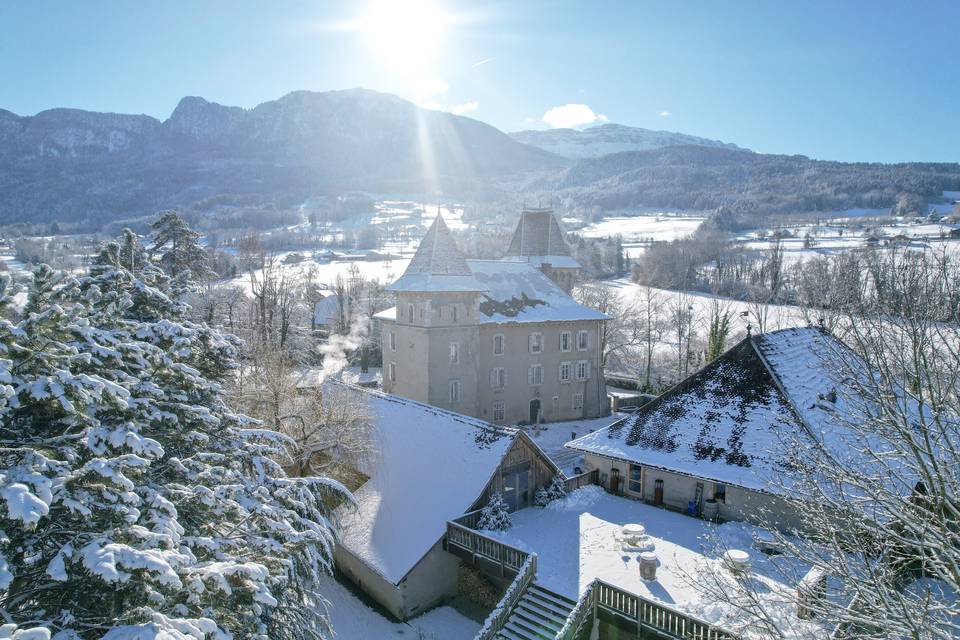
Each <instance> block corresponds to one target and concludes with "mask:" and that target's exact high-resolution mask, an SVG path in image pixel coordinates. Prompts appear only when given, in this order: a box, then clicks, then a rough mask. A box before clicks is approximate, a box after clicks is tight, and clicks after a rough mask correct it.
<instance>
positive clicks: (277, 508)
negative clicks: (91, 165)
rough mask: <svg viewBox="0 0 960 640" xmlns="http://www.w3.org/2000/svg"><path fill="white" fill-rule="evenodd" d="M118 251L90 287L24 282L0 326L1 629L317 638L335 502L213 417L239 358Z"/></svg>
mask: <svg viewBox="0 0 960 640" xmlns="http://www.w3.org/2000/svg"><path fill="white" fill-rule="evenodd" d="M168 220H169V219H168ZM171 228H173V227H171ZM162 233H166V231H163V232H162ZM131 235H132V234H125V237H124V239H123V243H122V245H121V244H116V243H111V244H109V245H107V246H106V247H104V249H103V250H102V251H101V253H100V254H99V256H98V257H97V259H96V260H95V263H94V265H93V266H92V267H91V269H90V272H89V274H88V275H86V276H83V277H79V278H74V277H69V276H55V275H54V274H53V273H52V272H51V271H50V270H49V269H48V268H43V267H41V268H39V269H37V271H36V273H35V275H34V280H33V284H32V285H31V287H30V291H29V302H28V305H27V309H26V310H25V313H24V314H23V317H22V319H20V320H18V321H16V322H14V321H12V320H11V319H9V318H11V317H13V316H12V314H9V313H5V312H4V313H3V316H4V319H0V418H2V420H0V531H2V535H0V611H2V613H3V616H4V619H5V622H8V623H11V624H18V625H21V626H22V627H36V626H38V625H39V626H40V627H41V630H40V631H38V632H37V633H39V635H37V636H36V637H37V638H41V637H46V634H45V633H44V632H43V629H45V630H48V631H49V632H51V633H52V634H54V636H55V637H56V638H59V639H61V640H68V639H73V638H100V637H105V638H124V639H125V640H130V639H131V638H159V637H163V638H167V639H181V638H184V639H186V638H191V639H204V638H217V639H225V638H230V637H233V638H263V639H266V638H271V639H285V638H322V637H327V636H328V635H329V628H328V625H327V623H326V617H325V615H323V609H324V603H323V600H322V597H321V596H320V594H319V593H317V592H316V591H315V584H317V583H316V579H317V578H319V577H320V576H321V575H322V574H325V573H328V572H329V571H330V568H331V552H332V545H333V534H332V530H331V527H330V523H329V520H328V517H329V506H330V505H333V504H335V503H341V502H342V501H343V500H346V499H349V497H348V494H347V492H346V489H344V488H343V487H342V486H341V485H339V484H338V483H335V482H333V481H329V480H325V479H319V478H288V477H287V476H286V475H285V473H284V472H283V470H282V469H281V467H280V464H279V462H278V461H282V460H284V459H286V447H287V446H288V445H289V444H290V443H289V441H288V440H287V439H286V438H285V437H284V436H282V435H280V434H278V433H275V432H273V431H270V430H267V429H261V428H258V425H257V424H256V423H255V422H254V421H253V420H251V419H250V418H247V417H245V416H242V415H237V414H235V413H233V412H232V411H231V410H230V408H229V407H227V406H226V404H225V403H224V401H223V399H222V397H221V382H222V381H223V380H224V378H225V376H226V375H227V374H228V373H229V372H230V371H231V370H232V369H233V368H234V367H235V358H236V355H237V347H238V341H237V340H236V339H235V338H233V337H231V336H225V335H221V334H220V333H218V332H217V331H214V330H212V329H210V328H209V327H207V326H205V325H200V324H195V323H192V322H188V321H185V320H183V319H182V318H183V312H184V311H185V307H184V305H182V304H181V303H179V302H177V301H176V299H175V297H174V296H173V295H172V293H171V290H170V289H169V285H170V279H169V278H168V277H167V276H166V275H165V274H164V273H163V272H162V271H160V270H159V269H157V268H156V267H154V266H152V265H151V264H150V263H149V262H148V261H146V260H142V256H143V254H142V252H141V249H142V248H137V246H138V243H135V242H133V240H135V238H132V239H131ZM163 237H167V238H168V242H176V241H173V240H169V236H163V235H160V238H163ZM194 240H195V237H194ZM160 246H163V245H162V244H161V245H160ZM183 246H184V245H183V244H179V245H178V248H177V249H176V250H171V251H170V252H168V255H170V256H171V258H170V259H171V260H173V261H174V262H176V261H177V260H180V257H178V256H182V254H181V253H179V252H180V249H181V248H182V247H183ZM141 260H142V261H141ZM128 265H133V266H134V268H135V269H136V268H137V267H138V266H139V271H138V272H137V273H136V274H134V273H133V272H131V270H129V269H128V268H127V266H128ZM10 304H11V297H10V296H9V293H8V289H7V282H6V281H3V282H2V283H0V308H2V309H3V310H4V311H5V310H6V309H8V308H9V306H10ZM11 628H12V627H11Z"/></svg>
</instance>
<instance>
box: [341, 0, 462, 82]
mask: <svg viewBox="0 0 960 640" xmlns="http://www.w3.org/2000/svg"><path fill="white" fill-rule="evenodd" d="M450 22H451V19H450V16H448V15H446V14H445V13H444V12H443V11H441V10H440V9H439V7H437V5H435V4H434V3H432V2H430V0H376V1H375V2H373V3H372V4H370V6H369V7H368V8H367V11H366V13H365V14H364V16H363V17H362V18H361V19H360V25H359V26H360V30H361V31H362V32H363V33H364V34H365V36H366V37H367V39H368V40H369V42H370V46H371V48H372V49H373V50H374V51H375V52H376V54H377V56H378V57H379V58H380V60H381V61H382V62H383V63H384V64H385V65H387V66H388V67H390V68H392V69H393V70H395V71H397V72H401V73H403V74H414V73H422V72H423V71H425V70H428V69H429V68H431V67H432V66H433V65H434V64H435V63H436V62H437V55H438V51H439V48H440V44H441V41H442V39H443V36H444V34H445V32H446V31H447V28H448V26H449V24H450Z"/></svg>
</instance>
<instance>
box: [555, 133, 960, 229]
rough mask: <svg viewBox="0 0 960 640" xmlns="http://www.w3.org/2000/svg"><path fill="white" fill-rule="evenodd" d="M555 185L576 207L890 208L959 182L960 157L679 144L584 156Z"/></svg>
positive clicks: (780, 210)
mask: <svg viewBox="0 0 960 640" xmlns="http://www.w3.org/2000/svg"><path fill="white" fill-rule="evenodd" d="M550 186H552V187H553V188H554V189H556V190H557V192H558V194H559V195H560V197H561V198H562V200H563V201H564V203H565V204H567V205H568V206H571V207H576V208H591V207H596V208H599V209H601V210H615V209H624V208H629V207H663V208H665V209H690V210H702V211H706V210H713V209H717V208H719V207H726V208H728V209H732V210H734V211H737V212H753V211H756V212H760V213H763V214H779V213H794V212H806V211H838V210H845V209H853V208H861V207H863V208H879V207H890V206H893V205H894V203H895V201H896V199H897V196H898V195H899V194H901V193H911V194H918V195H920V196H922V197H925V198H935V197H938V196H940V194H941V193H942V192H943V191H944V190H957V189H960V164H957V163H921V162H914V163H906V164H879V163H846V162H830V161H823V160H811V159H810V158H807V157H805V156H785V155H772V154H759V153H752V152H750V151H745V150H736V149H721V148H708V147H700V146H678V147H666V148H663V149H656V150H653V151H632V152H624V153H616V154H611V155H606V156H602V157H599V158H590V159H583V160H580V161H579V162H577V164H576V165H574V166H573V167H571V168H569V169H567V170H565V171H563V172H562V173H561V174H560V175H559V176H558V178H557V179H556V182H554V183H552V184H551V185H550Z"/></svg>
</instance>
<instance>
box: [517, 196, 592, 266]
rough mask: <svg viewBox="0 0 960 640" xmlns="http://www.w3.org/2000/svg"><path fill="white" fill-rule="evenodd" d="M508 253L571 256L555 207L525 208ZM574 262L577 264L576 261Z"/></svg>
mask: <svg viewBox="0 0 960 640" xmlns="http://www.w3.org/2000/svg"><path fill="white" fill-rule="evenodd" d="M506 255H508V256H567V257H569V256H570V249H569V247H567V243H566V241H564V239H563V230H562V229H561V228H560V223H559V222H557V218H556V217H555V216H554V215H553V209H550V208H538V209H528V208H524V210H523V212H522V213H521V214H520V220H519V221H518V222H517V228H516V229H515V230H514V232H513V238H512V239H511V240H510V246H509V248H507V254H506ZM574 264H576V262H575V261H574ZM554 266H556V267H559V266H561V265H557V264H555V265H554ZM576 266H579V265H576Z"/></svg>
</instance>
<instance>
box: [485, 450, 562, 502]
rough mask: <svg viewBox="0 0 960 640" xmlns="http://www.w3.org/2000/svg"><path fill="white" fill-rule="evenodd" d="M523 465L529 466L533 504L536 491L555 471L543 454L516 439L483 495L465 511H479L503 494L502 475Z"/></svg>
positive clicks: (545, 484) (545, 483) (543, 485)
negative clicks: (496, 496)
mask: <svg viewBox="0 0 960 640" xmlns="http://www.w3.org/2000/svg"><path fill="white" fill-rule="evenodd" d="M524 465H529V469H530V471H529V473H530V476H529V486H530V504H533V497H534V495H535V494H536V492H537V489H540V488H542V487H545V486H548V485H549V484H550V482H551V481H552V480H553V476H554V474H555V473H556V471H555V470H554V468H553V466H552V465H551V464H550V462H549V461H548V460H547V459H546V458H545V457H544V455H543V453H541V452H540V451H539V450H538V449H536V448H535V447H534V446H532V445H531V444H530V443H529V442H527V441H526V440H525V439H524V438H520V437H518V438H517V439H516V440H514V443H513V445H512V446H511V447H510V449H508V450H507V453H506V454H505V455H504V456H503V460H501V461H500V466H498V467H497V470H496V472H494V474H493V478H491V480H490V482H489V483H487V486H486V487H485V488H484V490H483V494H482V495H481V496H480V498H478V499H477V501H476V502H475V503H473V505H471V507H470V508H469V509H467V511H473V510H476V509H480V508H482V507H483V506H484V505H486V504H487V502H489V501H490V497H491V496H492V495H493V494H494V493H496V492H500V493H503V479H504V473H505V472H509V471H511V470H513V469H517V468H522V467H523V466H524Z"/></svg>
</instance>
